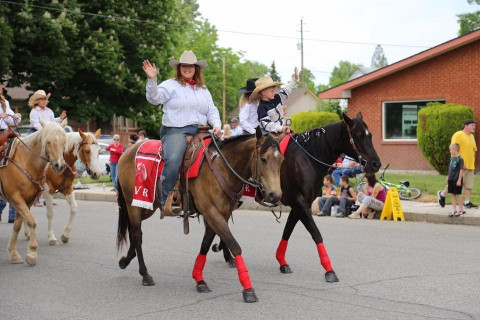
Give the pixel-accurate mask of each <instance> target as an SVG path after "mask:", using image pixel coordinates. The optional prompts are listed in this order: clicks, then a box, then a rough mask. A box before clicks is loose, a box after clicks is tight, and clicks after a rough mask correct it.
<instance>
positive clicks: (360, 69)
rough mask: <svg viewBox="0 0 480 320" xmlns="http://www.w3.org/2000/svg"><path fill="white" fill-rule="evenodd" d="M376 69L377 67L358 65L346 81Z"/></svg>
mask: <svg viewBox="0 0 480 320" xmlns="http://www.w3.org/2000/svg"><path fill="white" fill-rule="evenodd" d="M375 70H378V68H369V67H358V68H357V70H355V72H354V73H353V74H352V75H351V76H350V78H348V81H350V80H353V79H357V78H360V77H361V76H364V75H366V74H367V73H370V72H373V71H375Z"/></svg>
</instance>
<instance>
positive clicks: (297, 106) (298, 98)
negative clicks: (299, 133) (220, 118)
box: [228, 88, 320, 119]
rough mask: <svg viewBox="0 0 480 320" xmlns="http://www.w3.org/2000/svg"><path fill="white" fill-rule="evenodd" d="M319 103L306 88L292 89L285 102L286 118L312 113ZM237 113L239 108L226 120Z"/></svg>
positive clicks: (234, 116)
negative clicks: (302, 113)
mask: <svg viewBox="0 0 480 320" xmlns="http://www.w3.org/2000/svg"><path fill="white" fill-rule="evenodd" d="M319 102H320V99H319V98H318V97H317V96H316V95H315V94H314V93H313V92H312V91H310V90H309V89H308V88H296V89H293V91H292V93H290V95H289V96H288V99H287V101H285V104H286V105H287V117H291V116H292V115H294V114H296V113H299V112H305V111H313V110H315V107H316V106H317V104H318V103H319ZM239 112H240V107H236V108H235V109H233V110H232V111H231V112H230V113H229V114H228V118H229V119H231V118H238V114H239Z"/></svg>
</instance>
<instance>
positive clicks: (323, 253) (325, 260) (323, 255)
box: [317, 243, 333, 272]
mask: <svg viewBox="0 0 480 320" xmlns="http://www.w3.org/2000/svg"><path fill="white" fill-rule="evenodd" d="M317 250H318V255H319V256H320V263H321V264H322V266H323V268H324V269H325V271H327V272H328V271H332V270H333V268H332V264H331V263H330V258H329V257H328V254H327V250H325V246H324V245H323V243H318V244H317Z"/></svg>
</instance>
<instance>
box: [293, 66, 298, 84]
mask: <svg viewBox="0 0 480 320" xmlns="http://www.w3.org/2000/svg"><path fill="white" fill-rule="evenodd" d="M293 73H294V77H293V80H295V82H297V81H298V68H297V67H295V69H294V70H293Z"/></svg>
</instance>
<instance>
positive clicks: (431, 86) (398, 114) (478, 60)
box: [318, 30, 480, 170]
mask: <svg viewBox="0 0 480 320" xmlns="http://www.w3.org/2000/svg"><path fill="white" fill-rule="evenodd" d="M318 96H319V98H320V99H345V98H346V99H348V113H349V115H350V116H355V115H356V114H357V113H358V112H360V111H361V112H362V114H363V117H364V119H365V122H366V123H367V124H368V126H369V129H370V130H371V132H372V135H373V143H374V146H375V148H376V150H377V152H378V155H379V156H380V159H381V160H382V163H383V164H384V165H386V164H388V163H390V167H391V168H393V169H410V170H433V167H432V166H431V165H430V164H429V163H428V161H427V160H426V159H425V158H424V157H423V155H422V153H421V151H420V149H419V147H418V144H417V139H416V128H417V116H418V110H420V109H421V108H422V107H424V106H425V105H426V104H427V103H428V102H430V101H439V102H443V103H457V104H462V105H466V106H470V107H471V108H472V109H473V112H474V114H475V118H476V119H477V120H479V119H480V30H477V31H474V32H471V33H469V34H467V35H464V36H462V37H458V38H455V39H452V40H450V41H447V42H445V43H442V44H440V45H438V46H436V47H433V48H431V49H428V50H426V51H423V52H420V53H418V54H416V55H414V56H411V57H409V58H406V59H404V60H401V61H399V62H396V63H394V64H391V65H389V66H386V67H384V68H381V69H378V70H376V71H373V72H371V73H368V74H366V75H364V76H361V77H359V78H356V79H353V80H351V81H348V82H346V83H344V84H341V85H339V86H336V87H334V88H331V89H329V90H326V91H323V92H321V93H319V95H318ZM458 129H459V130H461V129H462V124H461V123H459V124H458ZM479 130H480V126H477V132H476V137H477V138H476V140H477V145H478V146H480V140H479V138H478V137H479V135H478V133H479ZM445 148H447V146H445ZM479 154H480V152H477V158H476V163H477V167H479V165H480V162H479Z"/></svg>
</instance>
